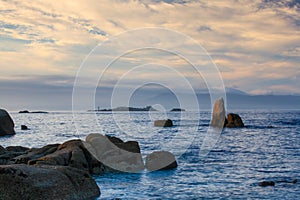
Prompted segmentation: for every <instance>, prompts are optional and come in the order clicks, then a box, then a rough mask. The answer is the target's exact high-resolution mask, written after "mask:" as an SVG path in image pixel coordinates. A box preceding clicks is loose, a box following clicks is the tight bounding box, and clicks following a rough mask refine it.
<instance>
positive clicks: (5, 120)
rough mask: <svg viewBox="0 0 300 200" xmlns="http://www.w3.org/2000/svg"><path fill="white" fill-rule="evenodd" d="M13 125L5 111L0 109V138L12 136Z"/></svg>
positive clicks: (13, 131) (13, 132)
mask: <svg viewBox="0 0 300 200" xmlns="http://www.w3.org/2000/svg"><path fill="white" fill-rule="evenodd" d="M14 127H15V124H14V121H13V120H12V118H11V117H10V116H9V114H8V112H7V111H6V110H3V109H0V136H4V135H14V134H16V133H15V130H14Z"/></svg>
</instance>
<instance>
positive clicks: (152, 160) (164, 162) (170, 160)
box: [145, 151, 178, 171]
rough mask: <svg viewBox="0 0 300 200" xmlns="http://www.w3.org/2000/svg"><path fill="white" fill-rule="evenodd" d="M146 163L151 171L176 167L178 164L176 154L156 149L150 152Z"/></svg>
mask: <svg viewBox="0 0 300 200" xmlns="http://www.w3.org/2000/svg"><path fill="white" fill-rule="evenodd" d="M145 165H146V168H147V169H148V170H149V171H155V170H168V169H174V168H176V167H177V166H178V165H177V162H176V159H175V156H174V155H173V154H172V153H170V152H168V151H155V152H153V153H151V154H149V155H148V156H147V157H146V164H145Z"/></svg>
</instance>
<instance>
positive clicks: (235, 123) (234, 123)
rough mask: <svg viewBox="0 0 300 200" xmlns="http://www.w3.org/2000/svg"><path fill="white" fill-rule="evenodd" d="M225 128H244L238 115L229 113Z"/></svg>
mask: <svg viewBox="0 0 300 200" xmlns="http://www.w3.org/2000/svg"><path fill="white" fill-rule="evenodd" d="M225 127H227V128H241V127H244V123H243V120H242V118H241V117H240V116H239V115H238V114H234V113H229V114H228V115H227V119H226V121H225Z"/></svg>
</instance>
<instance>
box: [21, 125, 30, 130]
mask: <svg viewBox="0 0 300 200" xmlns="http://www.w3.org/2000/svg"><path fill="white" fill-rule="evenodd" d="M21 130H29V129H28V127H27V126H26V125H21Z"/></svg>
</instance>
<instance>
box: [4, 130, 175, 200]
mask: <svg viewBox="0 0 300 200" xmlns="http://www.w3.org/2000/svg"><path fill="white" fill-rule="evenodd" d="M159 160H164V163H161V162H158V161H159ZM176 167H177V162H176V160H175V156H174V155H173V154H171V153H170V152H165V151H159V152H153V153H152V154H150V155H148V156H147V157H146V164H144V162H143V159H142V155H141V152H140V147H139V144H138V142H136V141H127V142H124V141H123V140H121V139H120V138H117V137H111V136H104V135H101V134H90V135H88V136H87V137H86V141H82V140H79V139H78V140H69V141H66V142H64V143H63V144H49V145H46V146H44V147H42V148H27V147H22V146H8V147H6V148H4V147H2V146H0V193H1V197H0V199H18V198H20V197H22V199H49V200H50V199H70V200H71V199H76V200H77V199H78V200H81V199H95V198H96V197H98V196H100V189H99V187H98V186H97V184H96V182H95V180H94V179H93V178H92V175H101V174H103V173H106V172H127V173H128V172H130V173H137V172H140V171H142V170H144V169H145V168H146V169H148V170H149V171H153V170H166V169H173V168H176ZM16 186H17V187H16Z"/></svg>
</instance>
